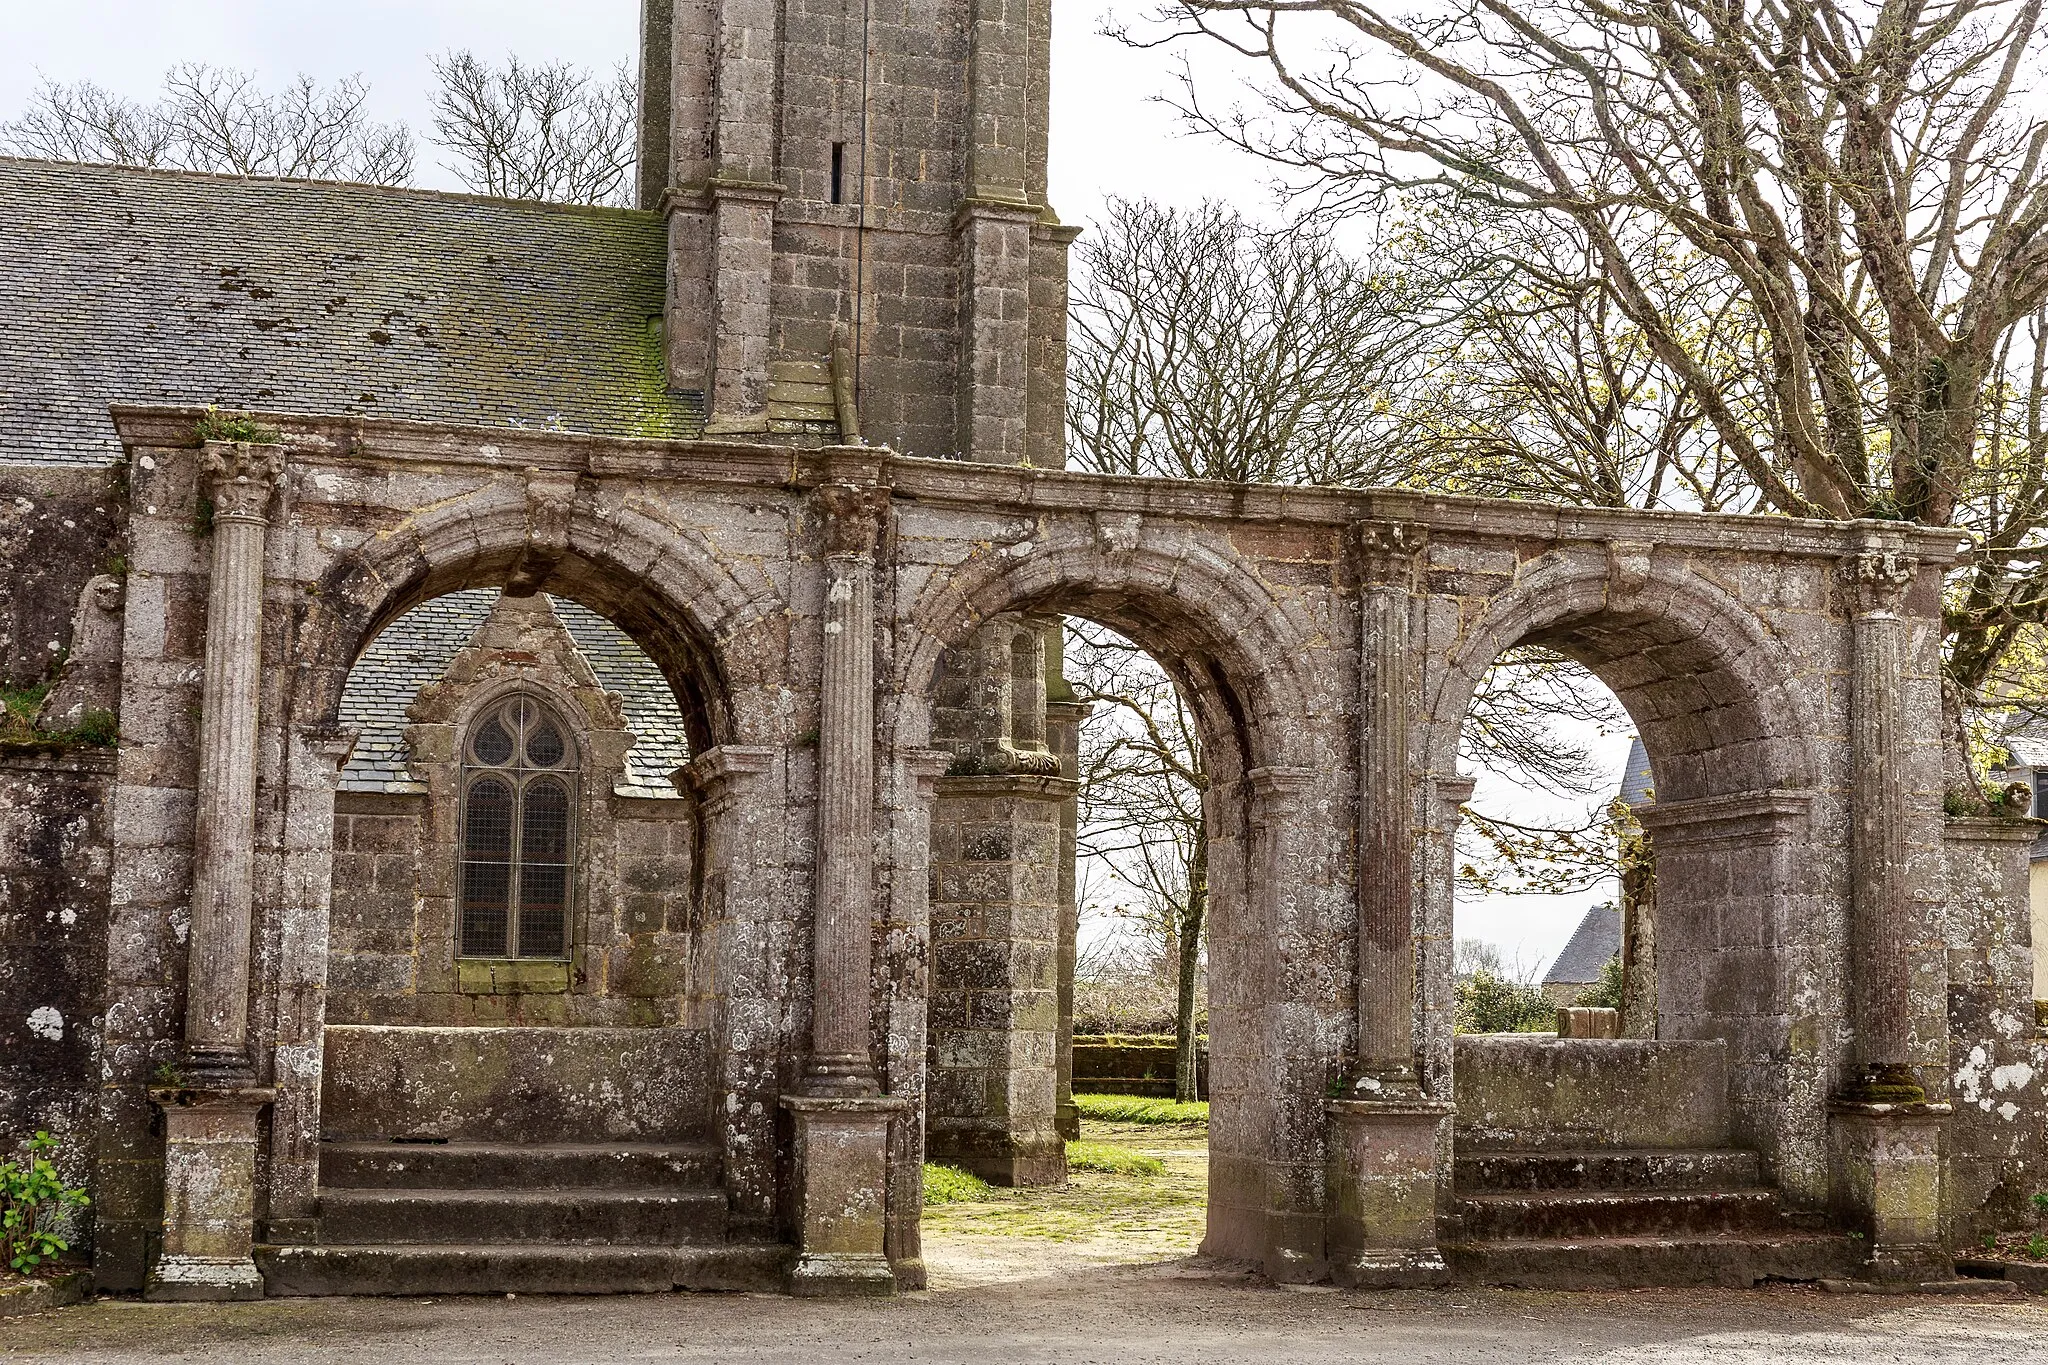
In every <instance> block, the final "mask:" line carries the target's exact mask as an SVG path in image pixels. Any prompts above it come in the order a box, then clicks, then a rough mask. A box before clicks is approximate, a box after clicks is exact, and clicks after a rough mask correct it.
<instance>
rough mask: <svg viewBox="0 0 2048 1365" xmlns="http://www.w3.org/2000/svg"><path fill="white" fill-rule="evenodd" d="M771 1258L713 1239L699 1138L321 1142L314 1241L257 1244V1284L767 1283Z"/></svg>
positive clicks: (294, 1289) (711, 1188) (710, 1192)
mask: <svg viewBox="0 0 2048 1365" xmlns="http://www.w3.org/2000/svg"><path fill="white" fill-rule="evenodd" d="M787 1261H788V1248H787V1247H784V1246H781V1245H776V1244H761V1243H748V1242H733V1241H729V1240H728V1238H727V1228H726V1200H725V1191H724V1189H723V1186H722V1184H721V1181H720V1165H719V1156H718V1152H717V1150H716V1149H715V1148H713V1147H711V1146H709V1145H704V1144H690V1143H677V1144H657V1143H621V1142H611V1143H557V1144H516V1143H498V1142H465V1141H447V1142H438V1141H437V1142H418V1141H403V1142H394V1141H380V1140H351V1141H327V1142H323V1143H322V1144H321V1146H320V1214H319V1219H318V1233H317V1236H316V1240H315V1241H313V1242H312V1243H309V1244H303V1245H267V1246H263V1247H260V1248H259V1249H258V1254H257V1264H258V1265H259V1266H260V1267H261V1268H262V1271H263V1275H264V1281H265V1284H266V1287H267V1289H268V1292H269V1293H271V1294H273V1295H293V1294H486V1293H488V1294H501V1293H549V1294H605V1293H630V1292H660V1291H666V1290H671V1289H770V1288H779V1287H780V1285H781V1283H782V1279H783V1276H784V1274H785V1272H786V1268H787Z"/></svg>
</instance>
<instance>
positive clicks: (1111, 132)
mask: <svg viewBox="0 0 2048 1365" xmlns="http://www.w3.org/2000/svg"><path fill="white" fill-rule="evenodd" d="M1124 3H1125V6H1126V8H1128V9H1131V10H1132V11H1133V12H1134V13H1135V6H1134V5H1131V4H1129V2H1128V0H1124ZM1108 8H1109V6H1108V4H1106V3H1104V0H1058V3H1056V4H1055V5H1054V7H1053V13H1054V16H1055V23H1056V25H1057V31H1056V32H1055V35H1054V44H1055V46H1054V58H1053V73H1054V76H1053V78H1054V81H1055V83H1056V89H1055V92H1054V100H1053V157H1052V164H1053V172H1052V174H1053V203H1054V206H1055V207H1056V208H1058V209H1059V211H1060V213H1061V216H1063V217H1065V218H1066V219H1067V220H1068V221H1070V222H1085V221H1086V220H1087V219H1088V218H1090V217H1092V216H1093V215H1094V213H1095V211H1096V208H1097V206H1098V205H1099V204H1100V202H1101V200H1102V198H1103V196H1104V195H1107V194H1126V195H1150V196H1152V197H1154V198H1158V199H1163V200H1167V201H1170V202H1174V203H1194V202H1198V201H1199V200H1201V199H1202V198H1204V197H1215V198H1221V199H1227V200H1232V201H1235V202H1240V203H1243V204H1244V205H1245V206H1246V207H1247V208H1250V209H1258V208H1262V207H1263V206H1264V205H1265V204H1266V202H1267V196H1266V194H1265V192H1264V189H1263V184H1264V180H1265V173H1264V171H1263V169H1262V168H1260V167H1258V166H1257V165H1256V164H1254V163H1251V162H1250V161H1249V160H1248V159H1247V158H1244V157H1240V156H1235V155H1233V154H1232V153H1230V152H1229V151H1228V150H1226V149H1224V148H1221V147H1219V146H1217V145H1215V144H1213V143H1210V142H1206V141H1202V140H1197V139H1194V138H1191V137H1188V136H1185V135H1183V134H1182V133H1181V132H1180V131H1179V130H1178V129H1177V128H1176V127H1175V126H1174V118H1173V115H1172V113H1171V111H1169V110H1167V109H1165V108H1162V107H1160V106H1158V105H1156V104H1152V103H1149V102H1148V101H1149V97H1151V96H1153V95H1156V94H1158V93H1160V92H1162V91H1165V90H1167V89H1168V88H1169V87H1170V86H1171V84H1172V76H1171V70H1170V66H1169V63H1170V62H1171V60H1172V59H1171V58H1170V57H1169V56H1167V55H1166V54H1164V53H1141V52H1134V51H1132V50H1130V49H1128V48H1126V47H1124V46H1123V45H1122V44H1119V43H1117V42H1115V41H1113V40H1111V39H1108V38H1104V37H1102V36H1100V34H1099V33H1098V32H1097V30H1098V29H1099V27H1100V25H1101V22H1102V16H1103V14H1104V12H1105V11H1106V10H1107V9H1108ZM0 12H4V13H5V15H6V23H5V24H4V26H0V27H4V31H5V34H6V42H5V45H4V49H0V119H6V118H11V117H13V116H14V115H15V114H16V113H17V112H19V111H20V109H21V108H22V106H23V104H24V103H25V102H26V100H27V99H28V96H29V94H30V93H31V92H32V91H33V90H34V89H35V86H36V83H37V80H38V77H39V75H46V76H48V77H50V78H51V79H52V80H57V81H73V80H81V79H84V80H94V81H97V82H99V83H100V84H102V85H105V86H108V87H110V88H112V89H114V90H117V91H120V92H122V93H124V94H131V95H136V96H147V95H150V94H152V93H154V92H155V90H156V89H157V86H158V84H159V82H160V80H161V78H162V75H163V72H164V69H165V68H166V67H168V66H170V65H172V64H174V63H177V62H184V61H203V62H210V63H213V64H215V65H221V66H235V67H243V68H250V69H254V70H256V71H257V72H259V73H260V74H261V75H263V76H265V77H268V78H272V79H275V80H278V81H282V80H284V79H287V78H289V77H291V76H292V75H295V74H296V73H298V72H300V71H305V72H308V73H310V74H312V75H313V76H315V77H318V78H319V79H321V80H322V81H329V80H334V79H337V78H339V77H342V76H348V75H352V74H355V73H361V74H362V75H363V76H364V77H365V78H366V79H367V80H368V81H369V82H370V86H371V98H372V102H373V104H374V106H375V109H376V113H377V116H378V117H379V118H380V119H384V120H391V119H404V120H405V121H407V122H409V123H411V124H412V125H413V127H414V128H415V129H417V130H425V129H426V128H428V127H429V124H430V120H429V117H428V112H427V91H428V89H429V88H430V87H431V86H432V84H433V73H432V71H431V70H430V69H429V67H428V65H427V58H428V56H429V54H432V53H438V52H443V51H446V50H448V49H449V48H459V47H467V48H471V49H473V50H474V51H476V52H477V53H478V54H479V55H481V56H485V57H492V58H496V57H501V56H502V55H503V54H505V53H506V52H517V53H518V54H519V55H520V56H522V57H525V58H529V59H567V60H570V61H574V62H577V63H579V64H582V65H586V66H593V67H600V68H602V67H609V66H611V65H612V64H613V63H615V62H619V61H623V60H629V59H632V58H633V57H634V53H635V47H636V44H637V42H638V27H639V15H640V8H639V4H638V0H571V3H563V0H422V2H419V3H408V2H407V0H355V3H351V4H334V3H323V4H299V3H289V2H287V0H74V2H73V3H30V0H0ZM422 151H423V155H422V156H421V158H420V180H421V183H423V184H427V185H430V186H435V187H438V188H446V189H455V188H460V187H459V186H458V185H456V184H455V182H454V181H453V180H452V178H450V177H449V176H447V174H446V173H445V172H443V171H441V170H440V168H439V167H438V166H436V165H435V164H434V154H433V149H432V148H423V149H422Z"/></svg>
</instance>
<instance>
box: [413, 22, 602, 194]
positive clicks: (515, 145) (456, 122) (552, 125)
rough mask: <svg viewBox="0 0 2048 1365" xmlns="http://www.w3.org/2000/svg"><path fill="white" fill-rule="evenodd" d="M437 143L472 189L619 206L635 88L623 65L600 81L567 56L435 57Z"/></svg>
mask: <svg viewBox="0 0 2048 1365" xmlns="http://www.w3.org/2000/svg"><path fill="white" fill-rule="evenodd" d="M434 73H435V75H437V76H438V77H439V78H440V81H441V88H440V90H439V91H438V92H437V93H436V94H435V96H434V141H435V142H437V143H439V144H440V145H441V146H443V147H445V148H447V149H448V150H449V151H450V152H451V153H453V154H454V158H455V159H454V160H453V161H452V162H449V163H447V168H448V169H449V170H450V171H452V172H454V174H455V175H456V176H457V177H459V178H460V179H461V181H462V183H463V184H465V185H467V186H468V187H469V188H470V189H472V190H474V191H476V192H477V193H478V194H491V195H498V196H501V197H504V198H507V199H545V200H551V201H555V202H559V203H572V204H625V203H627V202H628V196H629V195H630V194H631V192H632V187H633V178H632V171H633V164H634V156H635V153H636V150H637V133H636V130H637V127H638V124H637V121H636V120H637V115H638V108H639V92H638V88H637V86H636V84H635V82H634V80H633V77H632V74H631V73H630V72H629V71H628V70H627V69H626V67H625V66H624V65H621V66H619V67H618V68H616V69H615V70H614V71H613V73H612V75H611V78H610V79H608V80H599V79H597V78H596V77H594V76H593V75H592V73H591V72H589V71H588V70H586V69H584V68H582V67H578V66H574V65H572V64H570V63H568V62H547V63H539V64H533V65H529V64H528V63H526V62H522V61H521V60H520V59H519V58H518V57H516V56H513V57H507V58H506V59H505V65H504V66H502V67H491V66H488V65H486V64H485V63H484V62H482V61H480V60H479V59H478V58H477V57H476V55H475V54H473V53H470V52H466V51H464V52H449V53H446V54H444V55H442V56H439V57H436V58H434Z"/></svg>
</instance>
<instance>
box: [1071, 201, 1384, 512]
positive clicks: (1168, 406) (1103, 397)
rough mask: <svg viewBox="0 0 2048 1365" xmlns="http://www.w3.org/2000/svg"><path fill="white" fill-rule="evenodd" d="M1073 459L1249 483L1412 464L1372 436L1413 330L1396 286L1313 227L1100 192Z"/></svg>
mask: <svg viewBox="0 0 2048 1365" xmlns="http://www.w3.org/2000/svg"><path fill="white" fill-rule="evenodd" d="M1077 256H1078V261H1077V265H1078V272H1077V273H1078V285H1077V287H1076V290H1075V293H1074V297H1073V300H1072V303H1071V305H1070V318H1071V321H1070V324H1069V335H1070V359H1069V363H1068V371H1067V373H1068V393H1069V404H1068V412H1069V417H1068V448H1069V454H1070V462H1071V463H1072V464H1074V465H1077V466H1079V467H1081V468H1085V469H1093V470H1099V471H1101V472H1103V473H1108V474H1152V475H1162V476H1165V477H1169V478H1181V479H1224V480H1230V481H1233V482H1256V483H1322V484H1354V485H1356V484H1378V483H1392V482H1407V481H1412V480H1413V474H1412V472H1411V471H1410V470H1409V469H1408V468H1407V467H1406V464H1405V461H1404V460H1403V459H1401V458H1400V457H1399V456H1398V455H1397V454H1395V453H1394V452H1391V451H1389V450H1388V449H1387V448H1386V446H1385V445H1384V443H1379V442H1373V441H1371V440H1369V439H1368V436H1369V433H1370V432H1371V430H1372V428H1373V426H1374V424H1375V423H1376V422H1378V421H1379V420H1380V419H1381V418H1382V417H1383V416H1384V414H1385V412H1386V410H1387V408H1388V394H1389V388H1388V386H1389V382H1390V380H1391V379H1392V378H1393V374H1392V371H1393V369H1394V367H1395V366H1396V364H1397V363H1398V358H1399V357H1400V356H1401V355H1402V354H1403V352H1404V351H1405V349H1407V348H1408V347H1409V346H1410V345H1411V344H1412V342H1413V341H1414V339H1415V336H1416V334H1417V331H1418V329H1417V328H1416V327H1414V326H1412V325H1410V324H1408V323H1406V322H1405V321H1404V316H1405V313H1406V310H1405V309H1404V307H1403V306H1402V305H1401V304H1400V303H1399V302H1398V300H1397V298H1396V294H1397V285H1396V283H1395V282H1394V281H1392V280H1390V279H1384V278H1381V277H1379V276H1376V275H1375V274H1374V273H1373V272H1372V271H1371V270H1370V269H1369V268H1368V267H1366V266H1365V265H1363V264H1361V263H1360V262H1358V261H1356V260H1353V259H1351V258H1350V257H1349V256H1347V255H1346V254H1344V253H1343V252H1341V251H1339V250H1338V249H1337V247H1336V246H1335V244H1334V243H1332V242H1331V240H1330V239H1329V237H1328V235H1327V234H1324V233H1320V232H1317V231H1315V230H1313V229H1303V230H1300V231H1294V232H1274V233H1267V232H1261V231H1259V230H1257V229H1255V228H1254V227H1253V226H1252V225H1251V224H1250V223H1248V222H1246V221H1245V220H1244V219H1243V218H1242V217H1241V216H1239V215H1238V214H1236V213H1234V212H1232V211H1230V210H1228V209H1225V208H1223V207H1220V206H1218V205H1214V204H1211V205H1206V206H1204V207H1202V208H1200V209H1195V210H1192V211H1182V210H1176V209H1170V208H1165V207H1162V206H1160V205H1158V204H1155V203H1152V202H1151V201H1149V200H1136V201H1133V200H1111V201H1110V203H1109V205H1108V208H1107V213H1106V216H1105V218H1104V220H1103V221H1102V222H1101V223H1099V224H1097V225H1096V226H1095V230H1094V231H1092V232H1090V233H1089V234H1088V235H1086V236H1084V237H1082V238H1081V240H1080V244H1079V246H1078V248H1077Z"/></svg>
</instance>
